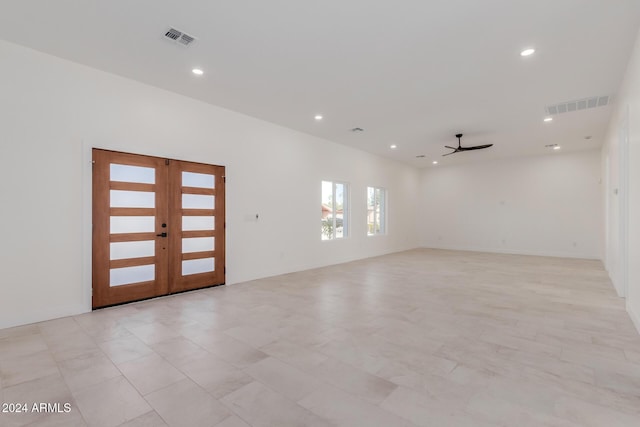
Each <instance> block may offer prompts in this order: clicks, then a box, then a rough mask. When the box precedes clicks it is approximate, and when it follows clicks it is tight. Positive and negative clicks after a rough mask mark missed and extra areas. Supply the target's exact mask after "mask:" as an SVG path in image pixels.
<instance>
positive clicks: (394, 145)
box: [389, 144, 398, 150]
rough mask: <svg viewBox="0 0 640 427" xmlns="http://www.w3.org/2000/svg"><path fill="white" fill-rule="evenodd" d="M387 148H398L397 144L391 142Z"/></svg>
mask: <svg viewBox="0 0 640 427" xmlns="http://www.w3.org/2000/svg"><path fill="white" fill-rule="evenodd" d="M389 148H391V149H392V150H395V149H396V148H398V146H397V145H396V144H391V145H390V146H389Z"/></svg>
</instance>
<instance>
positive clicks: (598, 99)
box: [545, 96, 611, 116]
mask: <svg viewBox="0 0 640 427" xmlns="http://www.w3.org/2000/svg"><path fill="white" fill-rule="evenodd" d="M610 101H611V97H609V96H592V97H591V98H584V99H578V100H576V101H569V102H562V103H560V104H554V105H548V106H546V107H545V110H546V112H547V115H548V116H554V115H556V114H563V113H571V112H574V111H581V110H588V109H590V108H597V107H606V106H607V105H609V102H610Z"/></svg>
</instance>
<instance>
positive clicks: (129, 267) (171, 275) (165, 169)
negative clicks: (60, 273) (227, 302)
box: [93, 149, 225, 308]
mask: <svg viewBox="0 0 640 427" xmlns="http://www.w3.org/2000/svg"><path fill="white" fill-rule="evenodd" d="M224 203H225V189H224V166H213V165H206V164H202V163H193V162H185V161H180V160H172V159H163V158H159V157H151V156H142V155H137V154H127V153H120V152H114V151H107V150H100V149H94V150H93V308H99V307H105V306H109V305H113V304H120V303H124V302H130V301H137V300H141V299H145V298H152V297H156V296H161V295H167V294H170V293H174V292H181V291H186V290H191V289H197V288H202V287H206V286H212V285H219V284H223V283H224V282H225V271H224V270H225V269H224V265H225V246H224V244H225V219H224V212H225V204H224Z"/></svg>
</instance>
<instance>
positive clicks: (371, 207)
mask: <svg viewBox="0 0 640 427" xmlns="http://www.w3.org/2000/svg"><path fill="white" fill-rule="evenodd" d="M385 221H386V190H385V189H384V188H376V187H367V234H368V235H369V236H373V235H376V234H385V233H386V230H385Z"/></svg>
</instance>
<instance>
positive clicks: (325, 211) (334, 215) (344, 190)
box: [321, 181, 349, 240]
mask: <svg viewBox="0 0 640 427" xmlns="http://www.w3.org/2000/svg"><path fill="white" fill-rule="evenodd" d="M348 191H349V186H348V185H347V184H345V183H342V182H331V181H322V217H321V220H322V232H321V236H322V240H333V239H342V238H344V237H347V235H348V221H349V216H348Z"/></svg>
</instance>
